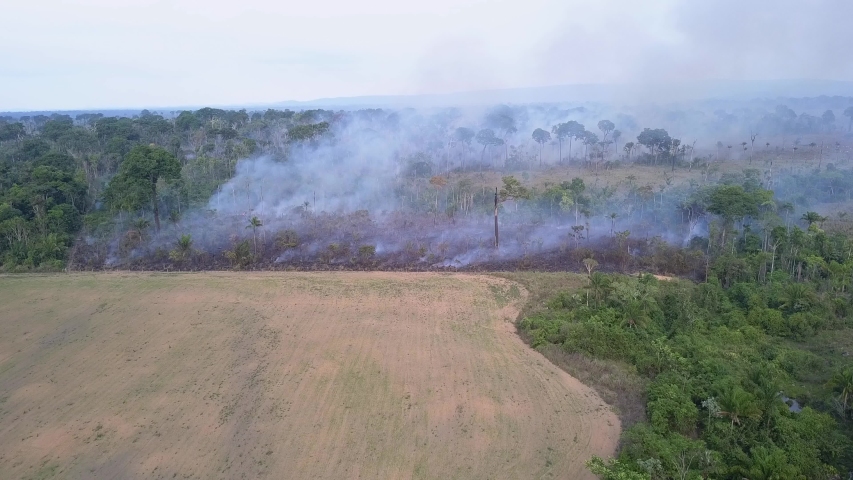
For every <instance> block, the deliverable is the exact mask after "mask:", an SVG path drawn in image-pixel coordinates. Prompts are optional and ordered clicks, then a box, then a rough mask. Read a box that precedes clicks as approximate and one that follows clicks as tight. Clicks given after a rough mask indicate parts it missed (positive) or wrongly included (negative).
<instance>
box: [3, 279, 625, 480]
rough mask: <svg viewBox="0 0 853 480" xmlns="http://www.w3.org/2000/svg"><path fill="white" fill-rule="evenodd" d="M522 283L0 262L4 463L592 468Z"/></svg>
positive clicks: (336, 470)
mask: <svg viewBox="0 0 853 480" xmlns="http://www.w3.org/2000/svg"><path fill="white" fill-rule="evenodd" d="M525 295H526V293H525V292H524V291H523V290H521V289H520V287H518V286H517V285H515V284H513V283H510V282H507V281H504V280H501V279H496V278H492V277H480V276H474V275H448V274H399V273H355V272H348V273H302V274H293V273H287V274H283V273H269V274H228V273H204V274H174V275H158V274H132V273H114V274H100V275H86V274H79V275H63V276H23V277H18V276H15V277H0V471H2V472H3V474H2V477H3V478H53V477H56V478H240V477H246V478H257V477H269V478H330V479H332V478H334V479H339V478H571V479H576V478H581V479H582V478H593V476H592V475H590V474H589V473H588V472H587V471H586V469H585V467H584V462H585V461H586V460H587V459H588V458H589V456H590V455H592V454H593V453H595V454H599V455H608V454H610V453H612V452H613V450H614V448H615V446H616V442H617V440H618V436H619V424H618V420H617V418H616V416H615V415H614V414H613V413H612V412H611V411H610V410H609V408H607V406H606V405H604V403H603V402H602V401H601V400H600V399H599V398H598V397H597V396H596V395H595V393H594V392H593V391H592V390H590V389H589V388H587V387H585V386H583V385H581V384H580V383H579V382H578V381H577V380H575V379H573V378H572V377H570V376H569V375H568V374H566V373H565V372H563V371H561V370H559V369H557V368H556V367H554V366H553V365H552V364H550V363H549V362H548V361H547V360H545V359H544V358H543V357H542V356H541V355H539V354H538V353H536V352H535V351H533V350H531V349H530V348H529V347H527V346H526V345H524V344H523V342H522V341H521V340H520V339H519V338H518V336H517V335H516V334H515V332H514V328H513V325H512V320H513V319H514V318H515V315H516V312H517V311H518V308H519V305H520V302H522V301H523V300H524V297H525Z"/></svg>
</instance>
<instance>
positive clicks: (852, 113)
mask: <svg viewBox="0 0 853 480" xmlns="http://www.w3.org/2000/svg"><path fill="white" fill-rule="evenodd" d="M844 116H845V117H847V118H849V119H850V120H848V121H847V131H848V132H850V128H851V127H853V107H847V108H846V109H844Z"/></svg>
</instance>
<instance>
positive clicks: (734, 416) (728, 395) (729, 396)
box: [719, 387, 761, 426]
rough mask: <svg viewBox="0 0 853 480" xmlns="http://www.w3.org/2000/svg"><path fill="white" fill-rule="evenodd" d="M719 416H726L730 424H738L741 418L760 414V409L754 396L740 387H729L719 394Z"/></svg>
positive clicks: (753, 417)
mask: <svg viewBox="0 0 853 480" xmlns="http://www.w3.org/2000/svg"><path fill="white" fill-rule="evenodd" d="M719 402H720V416H723V417H728V418H729V419H731V421H732V423H731V424H732V426H734V425H735V424H738V425H740V424H741V420H744V419H749V418H752V419H755V418H758V417H760V416H761V409H760V408H758V404H757V403H756V402H755V397H753V396H752V395H750V394H749V393H748V392H747V391H745V390H744V389H742V388H741V387H734V388H730V389H729V390H727V391H725V392H724V393H723V394H722V395H720V400H719Z"/></svg>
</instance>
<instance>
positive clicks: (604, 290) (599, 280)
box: [589, 272, 611, 306]
mask: <svg viewBox="0 0 853 480" xmlns="http://www.w3.org/2000/svg"><path fill="white" fill-rule="evenodd" d="M589 290H590V292H592V299H593V300H594V301H595V304H596V306H598V304H599V302H600V301H601V300H605V301H606V300H607V297H608V295H609V294H610V290H611V288H610V278H609V277H608V276H607V275H605V274H603V273H601V272H592V275H590V276H589Z"/></svg>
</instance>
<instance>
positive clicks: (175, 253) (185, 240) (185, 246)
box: [169, 234, 193, 262]
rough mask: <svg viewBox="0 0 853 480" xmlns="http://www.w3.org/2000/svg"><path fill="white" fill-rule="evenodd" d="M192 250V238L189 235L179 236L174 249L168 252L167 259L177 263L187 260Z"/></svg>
mask: <svg viewBox="0 0 853 480" xmlns="http://www.w3.org/2000/svg"><path fill="white" fill-rule="evenodd" d="M192 248H193V237H192V235H190V234H185V235H181V237H180V238H178V240H177V241H176V242H175V249H174V250H172V251H171V252H169V257H170V258H172V260H175V261H177V262H182V261H184V260H186V259H187V258H189V256H190V254H191V253H192Z"/></svg>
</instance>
